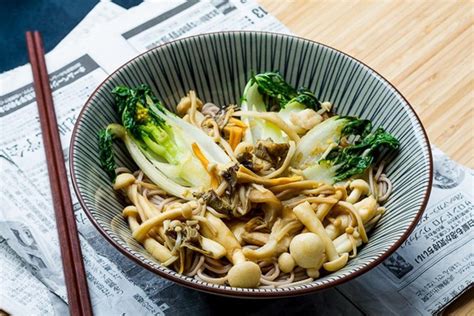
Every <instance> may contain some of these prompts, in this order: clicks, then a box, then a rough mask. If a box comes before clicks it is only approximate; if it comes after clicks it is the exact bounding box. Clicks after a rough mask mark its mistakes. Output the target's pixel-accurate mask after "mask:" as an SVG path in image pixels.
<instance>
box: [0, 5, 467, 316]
mask: <svg viewBox="0 0 474 316" xmlns="http://www.w3.org/2000/svg"><path fill="white" fill-rule="evenodd" d="M123 11H124V10H122V9H121V8H119V7H117V6H116V5H114V4H113V3H109V2H101V3H99V4H98V5H97V6H96V7H95V8H94V9H93V10H92V11H91V13H90V14H89V15H88V16H87V17H86V19H85V20H84V21H83V22H81V24H80V25H79V26H78V27H77V28H76V29H75V30H74V31H73V32H71V33H70V35H69V36H68V37H67V38H66V39H65V40H64V41H63V42H61V43H60V44H59V45H58V47H57V48H56V49H54V50H53V51H52V52H51V53H49V54H48V55H47V63H48V68H49V71H50V78H51V85H52V88H53V97H54V101H55V105H56V113H57V116H58V124H59V131H60V135H61V142H62V145H63V149H64V153H65V155H66V159H67V152H68V146H69V140H70V136H71V131H72V127H73V125H74V123H75V121H76V118H77V114H78V112H79V110H80V108H81V107H82V105H83V104H84V102H85V100H86V99H87V97H88V96H89V95H90V94H91V93H92V91H93V90H94V89H95V87H96V86H97V85H98V84H99V83H100V82H101V81H102V80H103V79H104V78H105V77H106V76H107V74H108V73H110V72H111V71H113V70H114V69H115V68H116V67H118V66H119V65H121V64H123V63H124V62H125V61H127V60H128V59H130V58H132V57H134V56H135V55H136V54H137V53H140V52H143V51H145V50H147V49H149V48H152V47H154V46H156V45H160V44H161V43H165V42H167V41H170V40H173V39H176V38H180V37H183V36H188V35H191V34H196V33H201V32H208V31H217V30H231V29H234V30H235V29H255V30H266V31H276V32H288V30H287V29H286V28H285V27H284V26H283V25H282V24H281V23H279V22H278V20H276V19H275V18H274V17H272V16H271V15H269V14H268V13H267V12H266V11H265V10H264V9H263V8H262V7H260V6H259V5H258V4H257V3H255V2H254V1H249V0H244V1H242V0H241V1H210V2H198V1H194V0H188V1H172V2H168V1H163V2H157V3H154V2H153V3H143V4H141V5H140V6H138V7H135V8H132V9H130V10H129V11H128V12H126V13H123ZM119 15H120V17H119V18H117V19H115V20H113V21H111V22H109V23H106V24H105V25H103V24H104V22H105V21H107V20H109V19H111V18H113V17H115V16H119ZM98 25H100V26H101V27H100V31H93V29H97V26H98ZM89 35H91V36H89ZM88 36H89V37H88ZM78 43H81V44H80V45H79V44H78ZM90 43H93V46H89V44H90ZM116 51H120V54H111V52H116ZM13 79H14V80H13ZM0 128H1V133H0V135H1V138H0V164H1V176H2V179H4V182H2V187H1V191H2V193H3V194H2V203H1V205H2V209H0V236H2V237H3V239H0V284H1V286H0V308H2V309H4V310H6V311H9V312H11V313H14V314H29V315H44V314H48V315H49V314H54V313H56V314H58V315H61V314H63V312H64V311H65V310H66V309H67V305H66V301H67V298H66V291H65V285H64V282H63V275H62V267H61V264H60V262H61V260H60V253H59V247H58V246H57V244H58V240H57V233H56V229H55V222H54V214H53V210H52V203H51V197H50V189H49V182H48V177H47V174H46V172H47V171H46V168H45V155H44V151H43V145H42V138H41V129H40V125H39V121H38V113H37V109H36V103H35V99H34V91H33V86H32V75H31V70H30V67H29V65H25V66H22V67H19V68H17V69H15V70H13V71H10V72H8V73H4V74H2V75H0ZM435 158H436V159H435V161H436V163H435V168H436V178H435V186H434V188H433V190H434V193H433V194H432V198H431V200H430V204H429V207H428V209H427V211H426V213H425V215H424V217H423V219H422V221H420V224H419V225H418V227H417V229H416V230H415V232H414V233H413V234H412V235H411V236H410V238H409V239H408V240H407V242H406V243H405V244H404V245H403V246H402V247H401V248H400V249H399V250H398V251H397V252H396V253H395V254H394V255H392V256H391V257H390V258H389V259H388V260H387V261H386V262H384V263H383V264H382V265H380V266H379V267H377V268H376V269H374V270H373V271H371V272H369V273H367V274H365V275H363V276H362V277H360V278H358V279H356V280H355V281H353V282H350V283H347V284H346V285H344V286H342V287H340V288H339V290H340V291H342V292H343V293H344V294H345V296H347V297H349V298H350V299H351V301H352V303H353V304H355V305H356V306H357V307H358V308H359V309H361V310H362V311H364V312H366V313H370V314H372V313H381V312H392V313H394V314H398V313H399V312H401V310H400V308H404V310H403V311H404V312H410V313H413V312H414V311H418V312H419V313H420V314H430V313H435V312H437V311H439V310H440V309H442V308H443V307H444V306H446V304H447V303H448V302H450V301H451V300H452V299H453V298H454V297H456V296H457V295H459V293H461V292H462V291H464V290H465V289H466V288H467V287H469V286H470V285H472V282H473V280H472V275H473V269H474V268H473V262H474V252H473V250H472V248H473V247H472V226H473V225H474V223H473V218H472V196H473V194H472V171H471V170H469V169H467V168H464V167H461V166H458V165H457V164H455V163H454V162H452V161H451V160H449V159H448V158H447V157H446V156H444V155H443V154H442V153H441V152H439V151H437V150H435ZM73 203H74V209H75V215H76V219H77V223H78V228H79V233H80V240H81V247H82V251H83V255H84V261H85V267H86V273H87V278H88V283H89V289H90V293H91V299H92V304H93V308H94V312H95V313H96V314H97V315H109V314H122V315H127V314H143V315H161V314H163V312H171V313H176V312H183V311H186V310H187V311H190V312H191V311H194V312H197V311H201V312H203V313H204V312H205V311H206V308H209V306H206V303H205V300H204V302H203V300H202V295H203V294H202V295H201V294H200V293H195V292H194V291H190V290H187V289H184V288H181V287H178V286H176V285H173V284H172V283H170V282H168V281H165V280H164V279H162V278H159V277H157V276H156V275H154V274H153V273H151V272H149V271H147V270H145V269H143V268H141V267H139V266H137V265H136V264H134V263H133V262H131V261H130V260H128V259H127V258H125V257H124V256H123V255H121V254H120V253H119V252H118V251H116V250H115V249H114V248H113V247H112V246H111V245H109V244H108V243H107V242H106V241H105V240H104V239H103V237H102V236H100V235H99V234H98V232H97V231H96V230H95V229H94V228H93V226H92V225H91V223H90V222H89V221H88V219H87V218H86V216H85V214H84V213H83V211H82V209H81V208H80V206H79V204H78V202H77V199H76V197H75V196H73ZM54 245H56V246H54ZM448 254H449V258H448V259H447V255H448ZM361 287H362V288H364V289H366V291H364V292H363V293H364V295H363V296H362V294H361V293H362V291H360V288H361ZM356 288H357V289H358V290H354V289H356ZM178 293H185V297H180V295H179V294H178ZM359 294H360V295H359ZM330 300H335V301H337V302H336V303H335V304H333V305H331V304H326V305H327V306H332V307H333V308H344V309H342V311H344V310H345V311H347V310H349V309H352V310H353V311H354V312H356V313H358V311H357V309H356V308H355V307H354V306H353V305H351V303H350V302H347V301H346V300H345V299H344V297H343V296H342V295H341V294H340V293H339V292H337V291H336V290H332V292H331V294H330V295H329V294H328V292H322V293H321V294H320V295H318V296H314V297H311V298H310V297H307V299H305V300H301V299H298V300H293V301H292V302H293V303H294V304H293V303H292V304H291V305H295V307H296V306H297V305H298V308H299V310H301V311H304V310H306V311H309V310H310V309H311V308H315V306H321V305H323V304H317V303H318V302H320V301H321V302H325V301H326V302H327V301H330ZM177 302H180V304H177ZM184 302H185V303H184ZM337 304H339V305H340V306H337ZM263 305H266V306H267V307H268V309H267V310H266V311H271V310H273V311H277V309H276V308H279V307H282V305H281V304H280V305H279V303H275V302H272V303H270V302H268V303H263ZM319 308H321V307H319ZM326 308H327V307H326ZM328 312H330V310H328Z"/></svg>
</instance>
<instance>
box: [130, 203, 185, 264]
mask: <svg viewBox="0 0 474 316" xmlns="http://www.w3.org/2000/svg"><path fill="white" fill-rule="evenodd" d="M122 214H123V216H124V217H125V218H127V221H128V224H129V225H130V229H131V230H132V233H134V232H135V231H136V230H137V229H138V228H139V227H140V224H138V221H137V216H138V210H137V208H136V207H135V206H131V205H130V206H127V207H126V208H124V210H123V212H122ZM142 244H143V246H144V247H145V249H146V250H147V251H148V252H149V253H150V254H151V255H152V256H153V257H154V258H156V259H157V260H158V261H159V262H160V263H161V264H162V265H165V266H166V265H169V264H171V263H172V262H174V261H175V260H176V259H177V257H174V256H173V255H172V254H171V251H169V249H168V248H166V247H165V246H163V245H162V244H160V243H159V242H158V241H156V240H155V239H153V238H145V239H144V240H143V241H142ZM172 259H174V260H172Z"/></svg>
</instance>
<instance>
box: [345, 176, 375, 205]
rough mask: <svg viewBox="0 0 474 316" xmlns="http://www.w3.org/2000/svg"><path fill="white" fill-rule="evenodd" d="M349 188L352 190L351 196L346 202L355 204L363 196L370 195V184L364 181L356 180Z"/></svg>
mask: <svg viewBox="0 0 474 316" xmlns="http://www.w3.org/2000/svg"><path fill="white" fill-rule="evenodd" d="M349 187H350V188H351V189H352V191H351V194H349V196H348V197H347V199H346V202H349V203H352V204H354V203H355V202H357V201H358V200H359V198H360V196H361V195H365V194H367V193H369V190H370V188H369V184H368V183H367V182H365V181H364V180H362V179H356V180H354V181H352V182H351V184H350V185H349Z"/></svg>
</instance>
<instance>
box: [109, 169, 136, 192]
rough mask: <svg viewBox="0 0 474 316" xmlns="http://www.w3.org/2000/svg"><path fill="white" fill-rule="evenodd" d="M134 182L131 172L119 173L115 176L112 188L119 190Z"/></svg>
mask: <svg viewBox="0 0 474 316" xmlns="http://www.w3.org/2000/svg"><path fill="white" fill-rule="evenodd" d="M134 182H135V177H134V176H133V174H131V173H121V174H119V175H118V176H117V178H115V182H114V185H113V188H114V190H120V189H124V188H126V187H128V186H129V185H131V184H133V183H134Z"/></svg>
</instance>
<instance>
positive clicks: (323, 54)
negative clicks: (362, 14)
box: [70, 32, 432, 296]
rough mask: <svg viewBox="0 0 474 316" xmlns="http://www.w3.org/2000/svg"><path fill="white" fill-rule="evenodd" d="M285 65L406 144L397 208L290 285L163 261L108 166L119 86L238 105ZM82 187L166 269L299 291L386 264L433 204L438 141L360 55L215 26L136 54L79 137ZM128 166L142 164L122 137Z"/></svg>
mask: <svg viewBox="0 0 474 316" xmlns="http://www.w3.org/2000/svg"><path fill="white" fill-rule="evenodd" d="M274 70H278V71H279V72H280V73H281V74H282V75H283V76H284V77H285V79H286V80H287V81H289V82H290V83H291V84H292V85H294V86H298V87H300V86H305V87H307V88H309V89H310V90H312V91H315V93H316V96H318V97H319V99H320V100H323V101H330V102H331V103H333V104H334V111H335V113H337V114H341V115H355V116H359V117H362V118H368V119H370V120H372V121H373V123H374V125H375V127H377V126H379V125H382V126H384V128H385V129H386V130H387V131H389V132H390V133H392V134H393V135H395V136H396V137H397V138H398V139H399V140H400V142H401V148H400V151H399V153H398V154H397V155H395V156H394V157H383V158H384V159H389V160H391V162H390V163H389V165H388V167H387V168H386V173H387V174H388V176H389V178H390V179H391V180H392V182H393V185H394V189H393V194H392V195H391V197H390V199H389V201H388V202H387V203H386V208H387V210H388V211H387V213H386V214H385V215H384V216H383V217H382V219H381V220H380V222H379V223H378V224H377V226H376V227H375V229H374V231H373V232H372V233H371V234H370V235H369V243H368V244H367V245H365V246H363V247H362V248H361V249H360V251H359V254H358V256H357V257H356V258H354V259H352V260H351V261H350V262H349V264H348V265H347V266H346V267H345V268H343V269H342V270H340V271H337V272H335V273H332V274H329V275H327V276H324V277H322V278H320V279H318V280H316V281H314V282H313V283H312V284H307V285H301V286H295V287H290V288H282V289H236V288H231V287H227V286H221V285H215V284H208V283H205V282H201V281H197V280H195V279H191V278H188V277H185V276H182V275H179V274H177V273H176V272H174V271H171V270H169V269H167V268H164V267H161V266H160V265H159V263H158V262H156V260H154V259H153V258H152V257H151V256H150V255H149V254H148V253H147V252H146V251H145V249H144V248H143V247H142V246H141V245H140V244H138V243H137V242H136V241H135V240H134V239H133V238H132V236H131V233H130V229H129V227H128V225H127V223H126V222H125V221H124V220H123V218H122V217H121V210H122V209H123V207H124V206H125V205H124V200H123V198H122V197H120V196H119V195H118V194H117V193H116V192H114V191H113V189H112V187H111V184H110V182H109V179H108V177H107V175H106V174H105V173H104V172H103V171H102V170H101V169H100V167H99V157H98V144H97V132H98V131H99V130H100V129H101V128H103V127H105V126H106V125H107V124H109V123H110V122H114V121H116V122H117V121H119V120H118V117H117V116H116V115H115V113H114V111H113V106H112V104H113V99H112V96H111V94H110V91H111V90H112V89H113V88H114V87H115V86H116V85H119V84H124V85H127V86H137V85H139V84H142V83H146V84H148V85H149V86H150V87H151V88H152V90H153V92H154V93H155V94H156V95H157V96H158V98H159V99H160V100H161V101H163V102H164V103H165V104H166V105H167V106H168V107H169V108H170V109H173V107H174V106H175V105H176V104H177V102H178V101H179V99H180V98H181V97H182V96H183V95H185V94H186V93H187V92H188V91H189V90H190V89H194V90H195V91H196V92H197V95H198V96H199V97H200V98H201V99H202V100H204V101H206V102H213V103H215V104H218V105H221V106H225V105H228V104H238V103H239V100H240V96H241V94H242V91H243V88H244V85H245V83H246V81H247V79H248V78H249V76H250V73H251V71H255V72H257V73H258V72H265V71H274ZM70 148H71V149H70V150H71V153H70V157H71V173H72V175H73V180H74V181H73V182H74V185H75V189H76V193H77V195H78V196H79V199H80V201H81V203H82V206H83V207H84V209H85V211H86V213H87V214H88V215H89V217H90V219H91V220H92V222H93V223H94V224H95V225H96V226H97V228H98V229H99V230H100V231H101V232H102V233H103V234H104V235H105V236H106V237H107V239H108V240H109V241H110V242H112V243H113V244H114V245H115V246H116V247H117V248H118V249H119V250H121V251H122V252H124V253H125V254H126V255H127V256H129V257H131V258H133V259H134V260H136V261H137V262H139V263H140V264H142V265H144V266H145V267H147V268H148V269H150V270H152V271H155V272H157V273H158V274H159V275H161V276H164V277H166V278H168V279H171V280H174V281H177V282H179V283H181V284H183V285H187V286H191V287H193V288H197V289H200V290H204V291H209V292H214V293H219V294H224V295H235V296H289V295H295V294H301V293H306V292H310V291H314V290H316V289H321V288H326V287H328V286H332V285H334V284H338V283H341V282H343V281H345V280H348V279H350V278H353V277H354V276H356V275H359V274H361V273H363V272H365V271H367V270H368V269H370V268H371V267H373V266H374V265H376V264H378V263H380V262H381V261H382V260H383V259H384V258H386V257H387V256H388V255H389V254H390V253H391V252H393V251H394V250H395V249H396V248H397V247H398V246H399V245H400V244H401V243H402V242H403V240H404V239H405V238H406V237H407V236H408V234H409V232H410V231H411V230H412V229H413V227H414V225H415V224H416V221H417V219H418V218H419V216H420V215H421V213H422V211H423V209H424V207H425V206H426V203H427V200H428V196H429V191H430V188H431V176H432V171H431V153H430V149H429V143H428V139H427V137H426V134H425V132H424V129H423V127H422V126H421V124H420V122H419V120H418V118H417V116H416V114H415V113H414V111H413V109H412V108H411V107H410V106H409V105H408V103H407V101H406V100H405V99H404V98H403V97H402V96H401V95H400V94H399V93H398V92H397V90H395V89H394V88H393V87H392V86H391V85H390V84H389V83H388V82H387V81H386V80H384V79H383V78H381V77H380V76H379V75H378V74H377V73H375V72H374V71H373V70H371V69H370V68H368V67H367V66H365V65H364V64H362V63H360V62H359V61H357V60H355V59H353V58H351V57H349V56H347V55H345V54H343V53H341V52H339V51H337V50H335V49H332V48H330V47H327V46H324V45H321V44H318V43H315V42H312V41H309V40H305V39H302V38H297V37H292V36H288V35H281V34H273V33H258V32H228V33H212V34H203V35H199V36H194V37H189V38H186V39H183V40H178V41H175V42H172V43H169V44H166V45H163V46H160V47H157V48H155V49H153V50H151V51H148V52H146V53H144V54H142V55H140V56H139V57H137V58H135V59H133V60H132V61H130V62H129V63H127V64H126V65H124V66H123V67H121V68H120V69H119V70H117V71H116V72H115V73H113V74H112V75H111V76H110V77H109V78H107V80H105V82H104V83H103V84H102V85H101V86H100V87H99V88H98V89H97V91H96V92H95V93H94V94H93V95H92V96H91V98H90V99H89V101H88V102H87V104H86V106H85V107H84V109H83V111H82V113H81V115H80V117H79V119H78V122H77V124H76V128H75V130H74V135H73V138H72V143H71V147H70ZM117 149H118V150H117V153H118V154H117V156H116V157H117V159H118V164H119V165H123V166H127V167H129V168H130V169H132V170H133V169H135V168H134V167H133V162H132V161H131V159H130V158H129V157H128V154H127V152H126V151H125V149H124V147H123V146H122V145H121V144H117Z"/></svg>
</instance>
